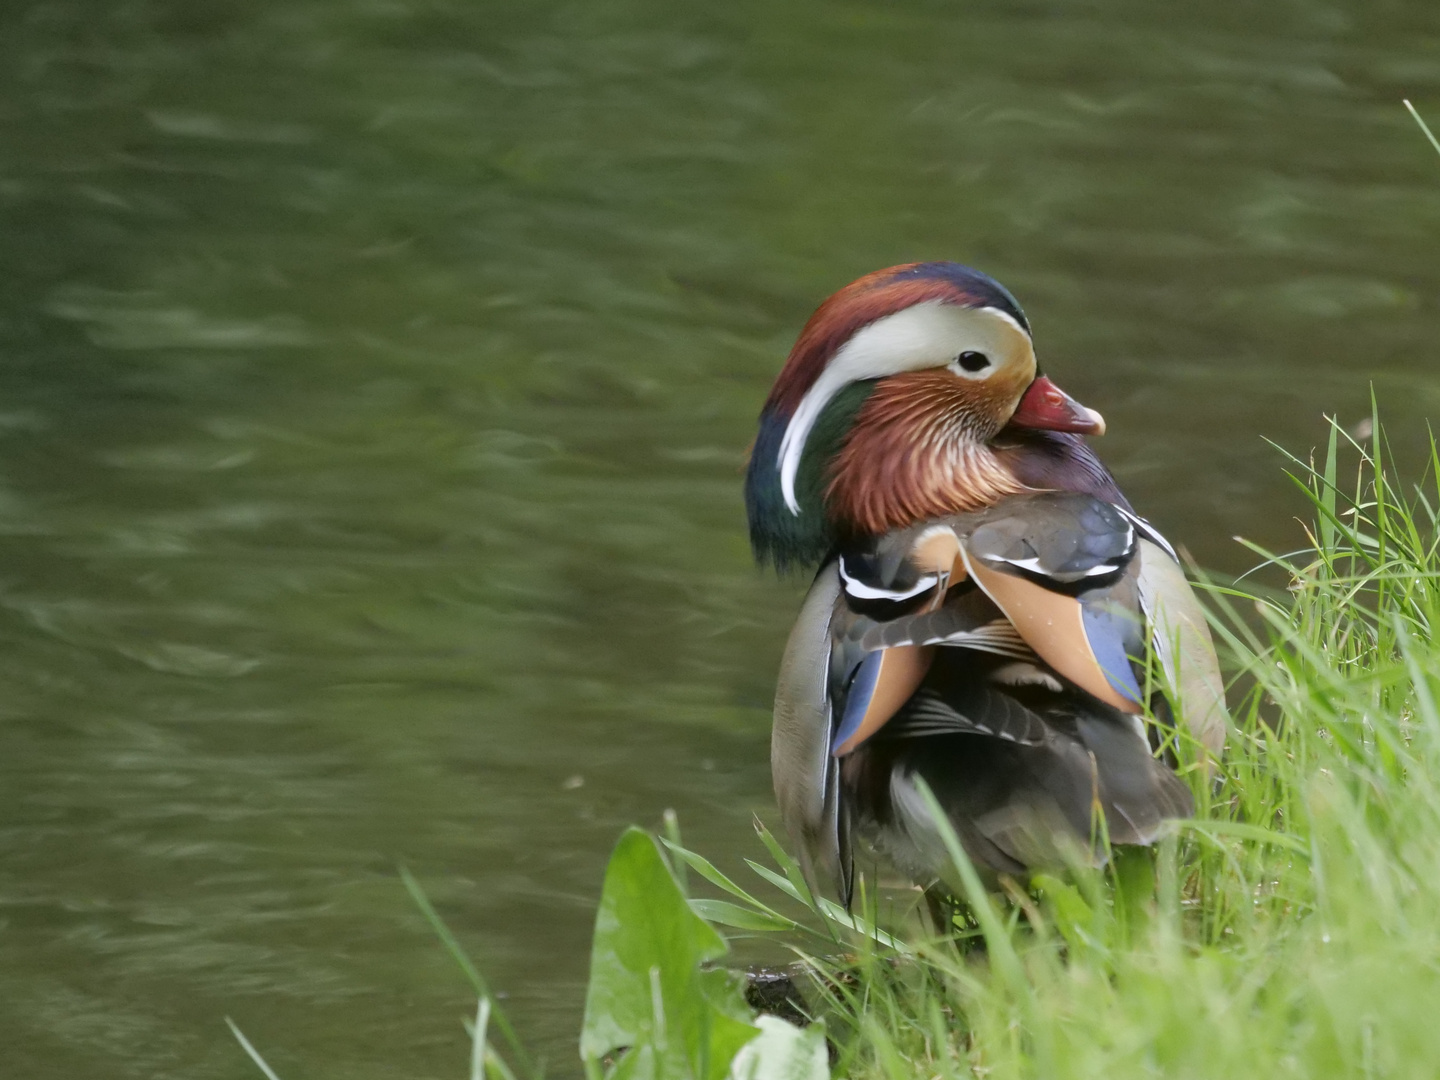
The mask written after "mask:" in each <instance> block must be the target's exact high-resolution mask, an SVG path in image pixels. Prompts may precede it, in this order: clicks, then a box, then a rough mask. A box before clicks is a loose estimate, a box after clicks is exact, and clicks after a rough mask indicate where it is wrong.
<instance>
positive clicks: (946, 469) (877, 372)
mask: <svg viewBox="0 0 1440 1080" xmlns="http://www.w3.org/2000/svg"><path fill="white" fill-rule="evenodd" d="M1104 430H1105V423H1104V420H1103V419H1102V418H1101V416H1100V414H1099V413H1097V412H1095V411H1094V410H1092V409H1088V408H1086V407H1084V406H1083V405H1081V404H1080V403H1079V402H1077V401H1076V400H1074V399H1073V398H1071V397H1070V396H1069V395H1068V394H1066V393H1064V392H1063V391H1062V390H1060V388H1059V387H1057V386H1056V385H1055V384H1054V383H1053V382H1051V381H1050V380H1049V379H1048V378H1046V377H1045V376H1044V375H1042V374H1040V371H1039V369H1038V367H1037V365H1036V359H1035V352H1034V349H1033V346H1032V340H1031V334H1030V325H1029V322H1028V321H1027V320H1026V318H1025V315H1024V313H1023V312H1022V311H1021V309H1020V305H1019V304H1018V303H1017V302H1016V300H1015V298H1014V297H1013V296H1011V294H1010V293H1009V292H1008V291H1007V290H1006V289H1005V288H1004V287H1003V286H1001V285H1000V284H999V283H998V282H996V281H994V280H992V279H991V278H989V277H988V276H986V275H985V274H983V273H980V272H979V271H976V270H973V269H970V268H968V267H965V266H960V265H958V264H955V263H949V262H932V263H914V264H908V265H904V266H897V267H892V268H890V269H888V270H881V271H878V272H876V273H873V274H869V275H867V276H866V277H863V278H860V279H859V280H858V281H855V282H854V283H852V284H850V285H848V286H846V287H845V288H843V289H841V290H840V291H839V292H837V293H836V294H835V295H833V296H831V297H830V298H829V299H828V300H826V301H825V302H824V303H823V304H822V305H821V306H820V307H819V309H818V310H817V311H816V312H815V314H814V315H813V316H812V317H811V318H810V320H809V322H807V323H806V324H805V327H804V329H803V330H802V331H801V333H800V337H799V339H798V340H797V341H796V343H795V346H794V348H793V349H792V350H791V352H790V355H789V358H788V360H787V362H786V363H785V365H784V368H783V369H782V370H781V372H780V375H779V377H778V378H777V379H776V381H775V385H774V387H773V389H772V390H771V392H770V395H769V397H768V399H767V400H766V402H765V405H764V408H763V410H762V412H761V415H760V430H759V434H758V436H757V438H756V441H755V444H754V448H753V451H752V454H751V459H750V463H749V466H748V470H747V473H746V478H745V500H746V509H747V512H748V516H749V526H750V539H751V544H752V546H753V548H754V551H755V554H756V557H757V559H758V560H760V561H761V562H762V563H764V562H769V563H773V564H774V565H775V567H777V568H778V569H780V570H781V571H785V570H787V569H809V568H810V567H818V573H817V574H816V577H815V579H814V584H813V585H812V586H811V588H810V591H809V594H808V595H807V596H806V598H805V600H804V603H803V604H802V606H801V609H800V615H799V619H798V621H797V622H796V624H795V627H794V630H793V631H792V633H791V635H790V638H789V642H788V644H787V645H786V648H785V652H784V657H783V660H782V664H781V670H780V676H779V680H778V687H777V691H776V697H775V712H774V729H773V734H772V742H771V768H772V772H773V778H774V786H775V795H776V799H777V802H778V804H779V809H780V814H781V818H782V821H783V824H784V826H785V829H786V831H787V833H788V834H789V836H790V839H791V842H792V844H793V846H794V847H795V849H796V850H797V852H798V854H799V857H800V861H801V864H802V866H803V867H804V869H805V871H806V873H807V875H808V876H809V877H810V879H811V881H812V884H814V883H818V882H823V881H827V880H828V882H830V883H831V884H832V885H833V888H834V891H835V892H837V893H838V894H839V895H840V896H841V898H842V899H843V900H844V902H845V903H846V904H847V905H848V904H849V902H850V899H851V892H852V889H853V882H854V870H853V867H854V865H855V860H856V851H857V845H859V844H863V845H867V846H868V849H869V850H873V851H876V852H878V853H880V854H881V855H883V856H885V857H886V858H888V860H889V861H890V862H892V863H893V864H895V866H896V867H897V868H898V869H900V870H902V871H905V872H907V873H908V874H909V875H910V876H911V877H913V878H914V879H915V880H916V881H917V882H918V883H920V884H922V885H930V884H934V883H935V882H937V881H944V880H945V879H946V878H947V870H946V868H947V867H948V866H949V865H950V860H949V857H948V856H947V855H946V853H945V847H944V844H943V839H942V837H941V835H940V833H939V830H938V829H937V828H936V825H935V822H934V820H933V819H932V817H931V815H930V814H929V812H928V811H927V808H926V805H925V802H924V800H923V798H922V797H921V793H920V791H919V788H918V786H917V783H916V781H917V780H923V781H924V782H925V783H926V784H928V785H929V787H930V789H931V791H932V792H933V793H934V795H935V797H936V799H937V800H938V801H939V803H940V806H941V807H942V809H943V811H944V813H945V815H946V816H947V817H948V818H949V821H950V824H951V825H952V826H953V828H954V830H955V832H956V834H957V836H958V837H959V839H960V841H961V843H962V845H963V846H964V848H965V850H966V852H967V854H968V856H969V857H970V859H971V860H972V862H973V863H974V864H976V865H977V866H978V867H979V868H981V869H982V871H983V872H986V873H987V874H988V875H989V876H990V878H991V879H992V880H993V879H994V876H995V875H996V874H1000V873H1008V874H1021V873H1023V872H1025V871H1031V870H1035V869H1038V868H1041V867H1045V866H1051V865H1057V864H1060V863H1063V862H1065V861H1067V860H1069V859H1073V858H1075V857H1076V856H1077V855H1078V856H1079V857H1081V858H1084V859H1088V860H1090V861H1092V862H1097V861H1098V860H1099V859H1100V858H1101V857H1102V854H1101V852H1102V851H1103V848H1104V843H1103V841H1102V840H1100V839H1098V838H1099V837H1100V836H1101V835H1102V834H1101V830H1100V829H1099V828H1098V826H1099V824H1100V817H1101V816H1102V815H1103V825H1104V830H1103V835H1104V836H1105V837H1108V840H1109V841H1110V842H1111V843H1119V844H1149V843H1152V842H1153V841H1154V840H1155V839H1156V838H1157V836H1158V835H1159V834H1160V832H1161V831H1162V828H1163V823H1164V822H1165V821H1166V820H1167V819H1172V818H1179V817H1185V816H1189V814H1190V813H1191V812H1192V802H1191V796H1190V791H1189V788H1188V787H1187V786H1186V784H1185V783H1184V782H1183V781H1182V780H1181V778H1180V777H1179V776H1178V775H1177V774H1176V772H1175V771H1174V768H1173V766H1174V764H1175V761H1176V757H1175V754H1174V746H1175V741H1176V740H1175V733H1176V732H1185V733H1187V734H1188V739H1189V741H1190V742H1191V745H1192V747H1194V748H1196V749H1197V750H1198V751H1199V752H1198V755H1197V756H1198V758H1199V759H1201V760H1204V761H1208V760H1209V755H1215V754H1218V753H1219V751H1220V748H1221V744H1222V742H1223V740H1224V737H1225V732H1226V726H1227V722H1228V717H1227V714H1226V710H1225V700H1224V687H1223V684H1222V682H1221V679H1220V672H1219V667H1218V664H1217V662H1216V658H1215V650H1214V647H1213V645H1212V643H1211V639H1210V633H1209V629H1208V628H1207V626H1206V622H1205V616H1204V612H1203V611H1202V609H1201V608H1200V605H1199V603H1198V602H1197V600H1196V599H1195V596H1194V594H1193V592H1192V591H1191V589H1190V585H1189V583H1188V582H1187V581H1186V579H1185V575H1184V573H1183V571H1182V570H1181V567H1180V564H1179V562H1178V561H1177V559H1176V556H1175V551H1174V549H1173V548H1172V547H1171V546H1170V544H1169V543H1168V542H1167V541H1166V540H1165V538H1164V537H1163V536H1161V535H1160V533H1159V532H1157V531H1156V530H1155V528H1153V527H1152V526H1151V525H1150V524H1149V523H1148V522H1146V521H1145V520H1144V519H1143V518H1141V517H1139V516H1138V515H1137V514H1136V513H1135V511H1134V510H1133V508H1132V507H1131V505H1130V503H1129V502H1128V501H1127V500H1126V498H1125V496H1124V495H1123V494H1121V492H1120V490H1119V488H1118V487H1117V486H1116V483H1115V480H1114V478H1113V477H1112V476H1111V475H1110V472H1109V471H1108V470H1107V469H1106V468H1105V466H1104V465H1103V464H1101V462H1100V460H1099V459H1098V458H1097V457H1096V456H1095V454H1094V453H1093V451H1092V450H1091V449H1090V447H1089V445H1088V444H1087V442H1086V441H1085V436H1086V435H1100V434H1103V433H1104ZM1152 661H1153V663H1152ZM1147 713H1148V716H1149V717H1150V719H1148V720H1147V719H1146V716H1147Z"/></svg>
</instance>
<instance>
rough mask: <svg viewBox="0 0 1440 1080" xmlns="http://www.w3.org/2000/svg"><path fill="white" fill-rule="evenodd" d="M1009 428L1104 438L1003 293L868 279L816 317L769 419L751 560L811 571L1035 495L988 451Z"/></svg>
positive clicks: (749, 489)
mask: <svg viewBox="0 0 1440 1080" xmlns="http://www.w3.org/2000/svg"><path fill="white" fill-rule="evenodd" d="M1007 425H1008V426H1009V427H1010V428H1011V429H1014V428H1029V429H1034V430H1041V431H1056V432H1071V433H1078V434H1091V435H1098V434H1102V433H1103V432H1104V430H1105V422H1104V420H1103V419H1102V418H1101V416H1100V414H1099V413H1097V412H1095V411H1094V410H1092V409H1087V408H1085V407H1084V406H1083V405H1081V404H1080V403H1079V402H1077V401H1075V400H1074V399H1073V398H1071V397H1070V396H1069V395H1068V394H1066V393H1064V391H1062V390H1060V388H1059V387H1057V386H1056V385H1055V384H1054V383H1052V382H1051V381H1050V380H1049V379H1047V378H1045V377H1044V376H1043V375H1041V374H1040V373H1039V370H1038V368H1037V366H1036V362H1035V351H1034V347H1033V344H1032V341H1031V337H1030V325H1029V323H1028V322H1027V320H1026V318H1025V314H1024V312H1023V311H1021V309H1020V305H1019V304H1018V303H1017V302H1016V300H1015V298H1014V297H1013V296H1011V295H1010V293H1009V292H1008V291H1007V290H1006V289H1005V288H1004V287H1003V286H1002V285H1000V284H999V283H998V282H997V281H995V280H993V279H992V278H990V277H988V276H986V275H985V274H982V273H980V272H979V271H978V270H972V269H971V268H969V267H966V266H961V265H959V264H957V263H950V262H929V263H909V264H906V265H904V266H895V267H891V268H889V269H887V270H880V271H877V272H875V273H873V274H867V275H866V276H865V277H862V278H860V279H859V280H858V281H855V282H852V283H851V284H849V285H847V286H845V288H843V289H841V290H840V291H839V292H837V293H835V294H834V295H833V296H831V297H830V298H829V299H828V300H826V301H825V302H824V303H823V304H821V305H820V307H819V308H818V309H817V310H816V312H815V314H814V315H812V316H811V317H810V320H809V322H807V323H806V324H805V328H804V329H803V330H802V331H801V332H800V337H799V339H798V340H797V341H796V342H795V346H794V348H793V349H791V351H790V356H789V359H788V360H787V361H786V363H785V366H784V368H783V369H782V370H781V372H780V375H779V377H778V378H777V379H776V380H775V385H774V387H773V388H772V389H771V391H770V396H769V397H768V398H767V399H766V402H765V407H764V409H763V410H762V412H761V414H760V432H759V434H758V436H757V438H756V440H755V446H754V449H753V452H752V454H751V458H750V465H749V469H748V472H747V474H746V479H745V500H746V509H747V512H748V514H749V519H750V539H751V544H752V546H753V547H754V549H755V554H756V556H757V557H758V558H760V559H761V560H762V561H765V560H769V561H772V562H774V563H775V564H776V565H777V566H779V567H780V568H782V569H783V568H786V567H791V566H803V565H806V564H811V563H814V562H817V561H819V560H820V559H822V558H824V556H825V555H826V554H827V553H828V552H829V551H830V550H831V549H832V548H833V547H834V546H835V545H836V544H837V543H838V542H841V541H843V540H845V539H847V538H851V537H863V536H873V535H878V534H880V533H884V532H887V531H889V530H891V529H895V528H903V527H905V526H908V525H912V524H915V523H916V522H919V521H923V520H925V519H927V518H931V517H939V516H941V515H944V514H953V513H957V512H962V511H967V510H974V509H978V508H980V507H982V506H988V505H990V504H992V503H994V502H995V501H997V500H998V499H1001V498H1003V497H1004V496H1006V495H1010V494H1015V493H1018V492H1021V491H1025V490H1028V488H1027V486H1026V485H1025V484H1024V483H1023V482H1022V481H1021V480H1020V478H1019V477H1018V476H1017V475H1016V474H1015V471H1014V470H1013V469H1011V468H1009V467H1007V464H1006V460H1005V458H1004V456H1003V455H1002V454H999V453H997V452H996V451H995V449H994V448H993V447H992V446H991V443H992V440H994V439H995V438H996V436H997V435H999V434H1000V433H1001V431H1002V430H1005V429H1006V427H1007Z"/></svg>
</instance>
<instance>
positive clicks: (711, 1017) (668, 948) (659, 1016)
mask: <svg viewBox="0 0 1440 1080" xmlns="http://www.w3.org/2000/svg"><path fill="white" fill-rule="evenodd" d="M726 951H727V947H726V944H725V940H724V938H722V937H721V936H720V935H719V933H717V932H716V931H715V930H714V929H713V928H712V927H711V926H710V925H709V924H707V923H706V922H705V920H704V919H702V918H700V917H699V916H698V915H696V914H695V913H694V912H693V911H691V910H690V906H689V904H688V903H687V901H686V899H685V895H684V894H683V893H682V892H681V891H680V887H679V885H677V884H676V882H675V878H674V877H673V876H672V875H671V873H670V870H669V868H668V867H667V866H666V865H665V861H664V859H662V858H661V856H660V852H659V850H658V849H657V848H656V846H655V842H654V840H652V839H651V838H650V837H649V836H648V835H647V834H645V833H644V832H642V831H640V830H639V829H629V830H627V831H626V832H625V834H624V835H623V836H621V838H620V842H619V843H618V844H617V845H616V847H615V851H614V854H612V855H611V856H610V864H609V866H608V867H607V868H606V870H605V884H604V888H603V889H602V891H601V894H600V910H599V911H598V912H597V913H596V916H595V940H594V944H593V946H592V948H591V955H590V985H589V989H588V990H587V992H586V996H585V1021H584V1027H583V1030H582V1032H581V1036H580V1056H581V1058H582V1060H583V1059H585V1058H600V1057H603V1056H604V1055H606V1054H609V1053H612V1052H614V1051H615V1050H617V1049H619V1048H621V1047H629V1048H630V1049H629V1050H628V1052H627V1053H626V1054H625V1055H624V1056H623V1057H622V1058H621V1060H620V1063H619V1064H618V1065H617V1066H616V1068H615V1070H614V1071H613V1072H612V1074H611V1075H612V1077H614V1078H615V1080H630V1078H634V1080H645V1078H650V1077H654V1078H656V1080H659V1078H665V1080H669V1078H672V1077H674V1078H681V1077H693V1078H694V1080H722V1078H723V1077H724V1076H725V1075H726V1074H727V1072H728V1071H729V1067H730V1062H731V1060H732V1059H733V1058H734V1056H735V1052H736V1051H737V1050H739V1048H740V1047H741V1046H743V1045H744V1044H745V1043H746V1042H747V1041H749V1040H750V1039H751V1038H753V1037H754V1035H755V1032H756V1029H755V1028H754V1027H753V1026H752V1025H750V1024H749V1023H747V1022H746V1021H745V1019H744V1017H745V1016H747V1015H748V1014H747V1012H746V1010H745V1006H744V1001H743V998H742V997H741V994H740V988H739V985H738V984H737V983H736V982H735V981H734V980H733V979H732V978H731V977H730V976H729V975H728V974H727V973H726V972H723V971H702V970H701V965H702V964H705V963H708V962H709V961H712V960H716V959H718V958H719V957H721V956H723V955H725V952H726Z"/></svg>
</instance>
